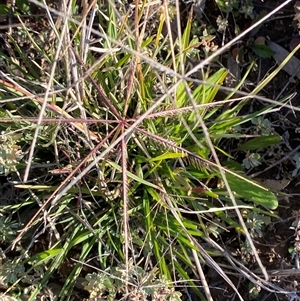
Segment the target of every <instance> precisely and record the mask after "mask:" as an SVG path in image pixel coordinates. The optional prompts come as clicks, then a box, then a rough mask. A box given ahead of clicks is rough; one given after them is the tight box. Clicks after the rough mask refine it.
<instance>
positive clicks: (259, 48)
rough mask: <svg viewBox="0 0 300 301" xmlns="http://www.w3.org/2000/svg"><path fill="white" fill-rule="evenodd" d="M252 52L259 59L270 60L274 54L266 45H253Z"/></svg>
mask: <svg viewBox="0 0 300 301" xmlns="http://www.w3.org/2000/svg"><path fill="white" fill-rule="evenodd" d="M251 48H252V50H253V51H254V52H255V53H256V54H257V55H258V56H259V57H261V58H263V59H264V58H270V57H272V55H274V54H275V52H274V51H273V50H272V49H271V48H270V47H269V46H267V45H263V44H257V45H253V46H252V47H251Z"/></svg>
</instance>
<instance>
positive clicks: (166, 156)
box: [149, 153, 186, 162]
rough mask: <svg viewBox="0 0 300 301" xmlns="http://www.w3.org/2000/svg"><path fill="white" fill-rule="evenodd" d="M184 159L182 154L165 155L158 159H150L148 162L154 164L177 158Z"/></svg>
mask: <svg viewBox="0 0 300 301" xmlns="http://www.w3.org/2000/svg"><path fill="white" fill-rule="evenodd" d="M184 157H186V154H184V153H166V154H163V155H160V156H158V157H155V158H152V159H150V160H149V161H150V162H155V161H162V160H167V159H178V158H184Z"/></svg>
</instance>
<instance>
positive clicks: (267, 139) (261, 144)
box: [239, 135, 281, 151]
mask: <svg viewBox="0 0 300 301" xmlns="http://www.w3.org/2000/svg"><path fill="white" fill-rule="evenodd" d="M280 141H281V137H280V136H279V135H270V136H262V137H257V138H253V139H251V140H248V141H247V142H245V143H244V144H242V145H241V146H240V147H239V149H240V150H244V151H246V150H257V149H262V148H265V147H268V146H271V145H275V144H278V143H279V142H280Z"/></svg>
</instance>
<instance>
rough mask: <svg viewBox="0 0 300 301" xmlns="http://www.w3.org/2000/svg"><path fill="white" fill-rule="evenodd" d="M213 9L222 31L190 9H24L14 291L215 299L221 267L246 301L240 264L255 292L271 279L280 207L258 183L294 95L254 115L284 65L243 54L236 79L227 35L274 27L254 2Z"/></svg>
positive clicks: (8, 222) (9, 257)
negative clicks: (281, 109) (265, 239)
mask: <svg viewBox="0 0 300 301" xmlns="http://www.w3.org/2000/svg"><path fill="white" fill-rule="evenodd" d="M211 2H212V4H210V5H212V7H208V8H205V9H207V10H208V12H210V13H213V12H214V11H215V10H217V11H218V14H219V15H220V16H217V18H216V23H214V22H209V21H205V20H204V18H203V19H202V17H201V18H199V16H196V15H195V13H194V14H193V5H192V4H191V3H185V2H184V1H182V2H181V1H173V2H171V3H169V4H168V3H167V2H164V3H160V1H154V2H153V3H152V2H148V1H134V2H133V1H119V2H117V3H116V1H100V2H98V3H97V4H96V2H92V3H91V4H90V5H88V4H84V3H83V4H82V5H80V3H78V2H76V1H71V2H70V3H69V4H68V6H66V4H65V3H62V5H61V6H60V7H56V8H55V9H52V8H51V6H49V7H45V6H44V5H41V4H39V3H35V2H34V5H33V4H32V3H31V4H30V5H28V4H27V3H22V5H20V6H18V8H17V9H16V10H15V11H14V13H13V15H14V19H13V23H12V24H15V23H16V20H18V23H16V24H17V26H9V25H8V27H7V30H10V32H9V33H7V34H6V35H5V37H4V40H5V43H6V48H5V49H4V50H1V53H0V55H1V58H2V61H3V67H1V70H0V76H1V79H0V84H1V91H0V98H1V102H2V103H3V105H2V106H1V108H0V113H1V118H0V127H1V129H2V131H3V132H2V134H1V137H0V138H1V141H2V146H1V157H0V164H1V167H2V168H1V170H0V173H1V175H2V176H3V179H4V182H3V184H2V187H1V189H2V190H3V191H6V195H7V197H6V198H5V199H3V201H1V207H0V214H1V215H0V218H1V220H2V226H1V227H2V228H3V229H2V231H1V235H0V238H1V243H2V244H3V245H2V247H1V248H2V253H3V264H2V266H1V268H0V275H1V278H0V279H1V284H2V285H3V286H4V287H5V289H6V290H8V291H18V292H19V294H20V295H22V294H23V295H27V296H28V298H29V300H37V298H39V297H40V296H41V295H48V296H49V298H52V299H53V300H70V298H71V296H72V298H75V299H76V298H78V300H83V299H84V298H85V300H96V299H97V300H121V299H122V298H129V299H130V300H146V299H149V298H152V300H183V299H182V298H183V296H190V295H195V296H197V298H199V299H201V300H213V299H212V298H213V297H212V292H211V290H210V280H211V279H210V276H209V273H207V272H206V271H205V268H204V266H208V267H209V269H213V270H214V271H215V272H216V273H217V274H218V275H219V276H218V277H220V279H223V280H224V281H225V282H226V283H227V287H228V288H230V289H232V290H233V291H235V293H236V294H237V295H238V296H239V297H240V299H242V296H241V294H240V293H239V290H238V288H237V287H236V283H233V282H232V280H231V279H230V278H229V277H228V276H227V273H228V267H229V266H231V268H234V269H235V270H238V269H240V266H242V267H243V276H244V277H246V278H248V280H249V281H250V282H251V283H252V284H253V285H256V284H257V282H258V281H260V280H257V279H258V278H255V279H254V278H253V276H252V272H251V271H250V270H249V269H250V265H251V264H253V265H255V267H256V268H259V269H260V270H261V272H262V274H263V276H265V277H266V278H267V273H266V271H265V268H264V265H263V263H262V262H261V259H260V254H259V252H258V251H257V248H256V247H255V244H254V240H256V239H258V238H260V237H262V236H263V231H264V229H265V228H266V226H268V225H269V224H270V223H271V218H276V217H277V216H276V213H275V212H274V210H275V209H276V208H277V207H278V200H277V197H276V195H275V193H274V192H273V191H271V190H269V189H267V188H266V187H264V186H263V185H261V184H259V183H258V182H256V181H254V180H253V179H251V178H250V177H249V176H248V174H247V173H248V171H249V170H251V169H253V168H257V167H258V168H259V167H260V166H261V165H262V164H263V162H262V160H261V158H262V155H263V153H264V152H266V150H268V149H270V148H272V147H276V146H277V145H278V144H280V143H281V141H282V138H281V136H280V134H279V133H277V132H276V131H275V130H274V129H273V128H272V127H271V125H270V122H269V121H268V119H267V118H265V117H264V116H265V115H266V114H267V113H268V112H270V111H271V110H275V109H276V108H277V107H278V106H280V105H282V104H283V103H285V101H286V100H287V97H282V98H281V99H279V100H278V101H277V102H275V101H273V102H272V101H270V102H268V99H267V98H261V99H262V100H261V101H265V102H266V103H264V104H263V105H261V103H259V102H258V104H257V110H252V109H251V108H250V109H249V106H250V104H251V103H253V98H254V97H256V98H257V99H260V97H259V93H260V92H261V91H263V90H264V89H265V88H266V87H267V85H268V84H269V82H270V81H271V80H272V79H273V78H274V77H275V76H276V75H277V74H278V72H279V71H280V70H281V68H282V66H278V67H277V68H275V70H273V71H272V72H271V73H270V74H269V75H268V77H267V78H264V79H262V80H260V81H259V82H258V83H257V85H256V87H255V88H254V89H253V90H252V91H251V92H249V93H248V92H245V91H246V90H245V89H244V87H245V85H246V83H247V80H248V77H249V74H251V73H252V72H256V70H257V61H258V60H259V59H261V58H262V57H263V56H264V57H266V56H269V57H270V56H271V55H272V51H271V50H270V49H269V48H268V46H265V47H260V48H259V49H260V51H257V47H256V51H254V50H253V48H251V47H252V46H251V47H249V48H247V47H246V48H247V51H248V52H247V56H246V55H245V56H244V63H245V60H246V58H247V61H246V63H245V64H244V66H243V69H242V70H240V71H241V72H237V73H236V74H240V75H241V77H240V78H236V77H234V76H233V68H241V66H240V65H239V64H238V57H236V58H233V56H232V54H230V53H228V56H227V55H224V51H225V50H226V49H227V48H228V47H229V46H230V45H233V43H231V42H229V41H228V44H226V45H224V46H222V34H224V36H226V30H229V32H230V34H232V33H235V34H236V36H235V37H234V39H235V40H236V41H237V40H238V39H239V38H242V37H243V36H245V34H246V32H249V30H248V31H247V30H246V31H244V32H242V31H241V33H240V32H239V31H236V30H235V29H236V28H235V29H234V28H229V27H230V26H231V25H230V24H231V23H230V18H229V15H230V16H231V17H232V18H234V19H235V18H236V19H238V18H247V19H250V20H252V21H253V24H257V26H259V25H260V24H261V21H260V19H259V18H258V19H255V13H254V10H253V3H252V1H242V2H243V3H238V2H236V1H229V2H230V5H227V2H228V1H226V3H225V2H224V1H211ZM204 7H205V6H204ZM5 9H7V6H5ZM33 10H35V11H38V12H40V13H41V15H39V16H38V17H36V16H31V17H30V16H29V14H31V13H32V11H33ZM195 11H196V10H195ZM79 17H80V18H79ZM225 21H226V22H225ZM252 21H251V22H252ZM33 24H34V25H35V26H37V29H38V30H37V29H35V27H34V26H33ZM236 25H237V24H236ZM216 28H217V29H216ZM37 31H38V32H41V33H42V34H39V33H38V32H37ZM220 33H221V35H220ZM223 41H224V40H223ZM227 46H228V47H227ZM254 48H255V47H254ZM262 48H263V50H264V52H262V51H261V49H262ZM239 50H240V49H238V51H239ZM262 53H264V54H263V55H262ZM266 53H268V54H269V55H266ZM229 57H231V58H230V59H232V58H233V61H232V63H231V66H230V67H228V66H227V65H225V64H224V60H228V61H229ZM232 66H235V67H232ZM229 82H231V84H228V83H229ZM233 83H234V84H233ZM294 161H295V162H296V161H297V157H296V156H295V157H294ZM298 169H299V167H298V165H297V166H296V169H295V170H297V171H294V172H293V175H294V176H295V174H296V173H297V172H298ZM231 241H234V243H233V244H232V248H233V249H235V251H236V253H239V258H238V259H236V258H235V257H234V255H232V253H231V252H229V249H227V248H226V247H225V246H226V245H227V246H228V245H229V244H231V243H230V242H231ZM11 251H13V252H11ZM224 266H226V268H224ZM263 276H262V277H263ZM195 279H200V281H198V280H195ZM54 284H55V285H54ZM264 285H265V287H268V286H269V287H272V289H275V288H274V285H273V284H272V283H271V282H268V281H267V279H266V280H265V282H264ZM272 285H273V286H272ZM54 287H55V288H54ZM249 291H250V289H249ZM76 296H77V297H76ZM80 298H81V299H80ZM195 298H196V297H195ZM195 300H196V299H195Z"/></svg>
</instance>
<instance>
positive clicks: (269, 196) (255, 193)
mask: <svg viewBox="0 0 300 301" xmlns="http://www.w3.org/2000/svg"><path fill="white" fill-rule="evenodd" d="M226 178H227V181H228V183H229V185H230V188H231V189H232V191H233V192H234V193H235V194H236V195H238V196H240V197H242V198H245V199H246V200H249V201H253V202H254V203H256V204H259V205H262V206H264V207H266V208H270V209H276V208H277V207H278V200H277V198H276V196H275V195H274V194H273V193H272V192H270V191H269V190H267V189H265V188H263V187H260V186H258V185H257V183H255V182H253V183H252V182H251V180H250V179H247V178H246V177H245V178H244V179H243V178H241V177H240V178H238V177H235V176H234V175H231V174H227V175H226Z"/></svg>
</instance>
